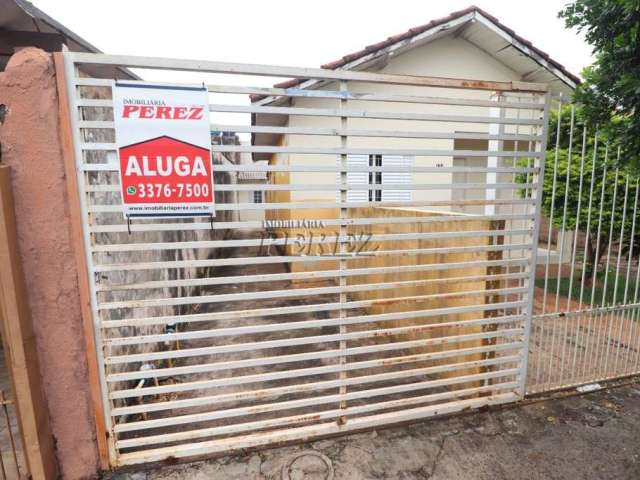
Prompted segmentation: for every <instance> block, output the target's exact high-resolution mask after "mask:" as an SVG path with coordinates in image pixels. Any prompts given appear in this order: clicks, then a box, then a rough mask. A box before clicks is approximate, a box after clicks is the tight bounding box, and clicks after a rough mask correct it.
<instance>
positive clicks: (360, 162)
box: [336, 155, 369, 202]
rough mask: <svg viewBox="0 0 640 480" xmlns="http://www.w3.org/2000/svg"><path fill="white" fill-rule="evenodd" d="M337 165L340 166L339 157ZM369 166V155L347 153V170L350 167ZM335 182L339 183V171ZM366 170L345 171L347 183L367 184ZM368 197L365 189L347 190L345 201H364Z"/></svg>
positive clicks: (338, 199) (338, 193) (338, 194)
mask: <svg viewBox="0 0 640 480" xmlns="http://www.w3.org/2000/svg"><path fill="white" fill-rule="evenodd" d="M338 166H340V158H338ZM368 166H369V155H348V156H347V170H350V169H352V168H359V169H363V168H367V167H368ZM336 175H337V183H338V184H340V173H339V172H338V173H337V174H336ZM368 184H369V173H368V172H349V171H347V185H348V186H351V185H358V186H362V185H368ZM336 197H337V201H338V202H339V201H340V192H339V191H338V192H337V195H336ZM368 199H369V194H368V192H367V190H351V189H348V190H347V202H366V201H368Z"/></svg>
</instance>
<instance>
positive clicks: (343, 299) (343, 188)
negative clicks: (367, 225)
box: [338, 80, 349, 424]
mask: <svg viewBox="0 0 640 480" xmlns="http://www.w3.org/2000/svg"><path fill="white" fill-rule="evenodd" d="M340 91H341V92H344V93H346V92H347V91H348V86H347V82H346V81H345V80H342V81H341V82H340ZM339 103H340V105H339V107H340V110H345V109H346V108H347V100H346V98H340V101H339ZM340 129H341V130H342V131H344V130H346V129H347V117H344V116H343V117H340ZM347 143H348V138H347V136H345V135H341V136H340V146H341V147H342V148H343V149H344V148H346V147H347ZM348 163H349V162H348V157H347V155H346V154H341V155H340V168H341V172H340V203H341V204H342V205H340V219H341V220H343V221H342V222H340V233H339V238H340V260H339V261H338V262H339V270H340V272H343V271H344V270H346V269H347V261H346V259H345V257H344V256H345V254H346V250H345V244H344V240H343V239H344V238H345V237H346V235H347V226H346V222H345V221H344V220H346V219H347V217H348V214H349V211H348V210H347V208H346V207H345V206H344V204H345V203H347V168H348ZM339 282H340V305H344V304H345V303H347V294H346V293H345V288H346V286H347V277H346V276H345V275H340V280H339ZM339 318H340V334H341V335H344V334H346V333H347V327H346V325H345V324H344V321H345V319H346V318H347V311H346V310H345V309H344V308H340V311H339ZM346 349H347V342H346V340H341V341H340V350H342V351H344V350H346ZM346 363H347V357H346V356H345V355H342V356H340V366H342V367H344V366H345V365H346ZM346 379H347V371H346V370H345V369H341V370H340V380H342V381H345V380H346ZM346 393H347V386H346V384H342V385H340V395H341V396H344V395H346ZM346 408H347V402H346V400H341V401H340V409H341V410H344V409H346ZM345 422H346V417H344V416H340V417H338V423H340V424H343V423H345Z"/></svg>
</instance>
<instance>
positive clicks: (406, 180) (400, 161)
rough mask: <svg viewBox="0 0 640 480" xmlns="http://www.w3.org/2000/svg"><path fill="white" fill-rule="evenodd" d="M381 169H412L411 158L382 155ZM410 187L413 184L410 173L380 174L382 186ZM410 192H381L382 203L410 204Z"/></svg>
mask: <svg viewBox="0 0 640 480" xmlns="http://www.w3.org/2000/svg"><path fill="white" fill-rule="evenodd" d="M382 166H383V167H385V168H386V167H403V168H411V167H413V157H410V156H402V155H384V156H383V157H382ZM393 183H395V184H401V185H411V184H412V183H413V173H412V172H382V185H385V184H386V185H389V184H393ZM412 193H413V192H412V191H411V190H382V201H383V202H410V201H411V194H412Z"/></svg>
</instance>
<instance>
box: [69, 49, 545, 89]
mask: <svg viewBox="0 0 640 480" xmlns="http://www.w3.org/2000/svg"><path fill="white" fill-rule="evenodd" d="M65 56H66V57H67V58H68V59H69V61H71V62H73V63H75V64H92V65H95V64H99V65H115V66H121V67H131V68H135V67H138V68H150V69H159V70H176V71H194V72H209V73H222V74H235V75H256V76H266V77H285V78H286V77H290V78H302V79H305V80H306V79H311V78H315V79H318V80H351V81H355V82H366V83H381V84H397V85H414V86H425V87H442V88H462V89H467V90H490V91H491V90H507V91H516V90H518V91H531V92H546V91H547V86H546V85H545V84H539V83H527V82H519V81H509V82H499V81H477V80H471V79H450V78H440V77H428V76H412V75H396V74H382V73H369V72H359V71H350V70H326V69H321V68H300V67H284V66H274V65H260V64H246V63H231V62H214V61H205V60H185V59H177V58H161V57H142V56H131V55H106V54H99V53H83V52H65ZM78 79H79V77H75V78H73V81H74V82H77V81H78Z"/></svg>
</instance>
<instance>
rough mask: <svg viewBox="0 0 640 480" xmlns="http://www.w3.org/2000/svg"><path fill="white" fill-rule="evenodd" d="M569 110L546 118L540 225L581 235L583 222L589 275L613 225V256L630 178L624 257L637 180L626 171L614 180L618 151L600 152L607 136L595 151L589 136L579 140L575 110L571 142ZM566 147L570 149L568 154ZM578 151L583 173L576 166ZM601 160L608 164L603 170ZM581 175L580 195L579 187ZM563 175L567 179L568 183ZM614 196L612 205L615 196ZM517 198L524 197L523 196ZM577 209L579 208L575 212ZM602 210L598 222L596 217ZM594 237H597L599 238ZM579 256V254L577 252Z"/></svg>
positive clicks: (638, 240)
mask: <svg viewBox="0 0 640 480" xmlns="http://www.w3.org/2000/svg"><path fill="white" fill-rule="evenodd" d="M571 109H572V107H571V106H566V107H563V109H562V111H561V112H560V115H558V113H557V112H553V113H552V114H551V115H550V119H549V139H548V142H547V145H548V149H547V152H546V169H545V175H544V183H543V196H542V212H543V214H544V217H545V218H544V219H543V220H542V221H545V222H548V221H549V219H551V218H552V219H553V226H554V229H556V230H560V229H562V227H563V221H564V228H565V230H575V229H576V227H577V229H578V230H579V231H580V232H582V233H584V234H586V233H587V222H589V242H588V243H587V248H586V254H587V265H588V266H589V271H591V268H592V267H593V265H594V261H595V264H597V262H598V260H599V259H600V258H601V257H602V255H603V254H604V253H605V252H606V249H607V246H608V245H609V234H610V229H611V224H612V222H613V236H612V242H613V243H615V244H616V249H615V250H612V252H613V253H615V254H617V243H618V240H619V238H620V231H621V227H622V218H623V212H624V201H625V185H626V181H627V175H628V176H629V190H628V197H627V209H626V217H625V226H624V237H623V242H622V243H623V252H625V253H626V252H627V251H628V248H629V246H630V245H631V243H630V241H631V230H632V222H633V215H632V213H633V206H634V201H635V192H636V182H637V181H638V175H637V174H635V173H634V170H633V169H632V168H631V167H630V166H629V165H620V166H619V167H618V175H617V177H616V165H617V163H616V160H617V151H616V150H617V149H615V147H614V148H611V147H610V148H609V151H608V152H607V149H606V148H605V144H606V143H607V138H606V135H602V136H599V137H598V143H597V145H596V142H595V138H594V136H593V135H592V134H591V132H590V131H587V132H586V133H587V135H586V137H584V138H583V134H584V132H585V130H584V129H585V128H588V127H584V123H583V122H584V118H585V114H584V111H583V110H582V109H579V108H578V109H576V110H575V111H574V114H573V115H574V118H573V124H574V128H573V136H571V133H570V132H571V123H572V121H571V116H572V110H571ZM558 121H560V137H559V141H558V149H557V151H556V141H557V140H558V137H557V128H558ZM583 140H584V143H583ZM583 145H584V147H583ZM570 146H571V148H569V147H570ZM583 148H584V167H582V166H581V165H582V156H583ZM569 153H571V156H569ZM594 154H595V157H594ZM605 158H606V159H607V161H606V164H605ZM594 160H595V176H594V169H593V167H594ZM605 167H606V168H605ZM581 169H582V172H581ZM605 170H606V172H605ZM554 172H555V175H554ZM581 173H582V189H581V187H580V185H581V182H580V178H581ZM567 175H568V177H569V179H568V182H567ZM554 177H555V190H554ZM592 177H593V178H594V181H593V195H591V179H592ZM518 181H519V182H521V183H525V178H524V176H521V178H519V179H518ZM603 186H604V190H603ZM616 191H617V193H615V204H614V192H616ZM554 192H555V194H554ZM521 193H522V194H526V192H524V191H523V192H521ZM565 198H566V217H565ZM578 203H580V209H579V210H578ZM601 207H602V216H601V215H600V209H601ZM589 212H591V213H589ZM636 223H637V224H636V232H635V236H634V251H635V252H636V253H640V250H639V249H640V222H636ZM598 233H599V234H600V235H599V236H598ZM598 240H599V241H598ZM596 247H598V251H596ZM579 251H582V247H581V248H580V250H579Z"/></svg>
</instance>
